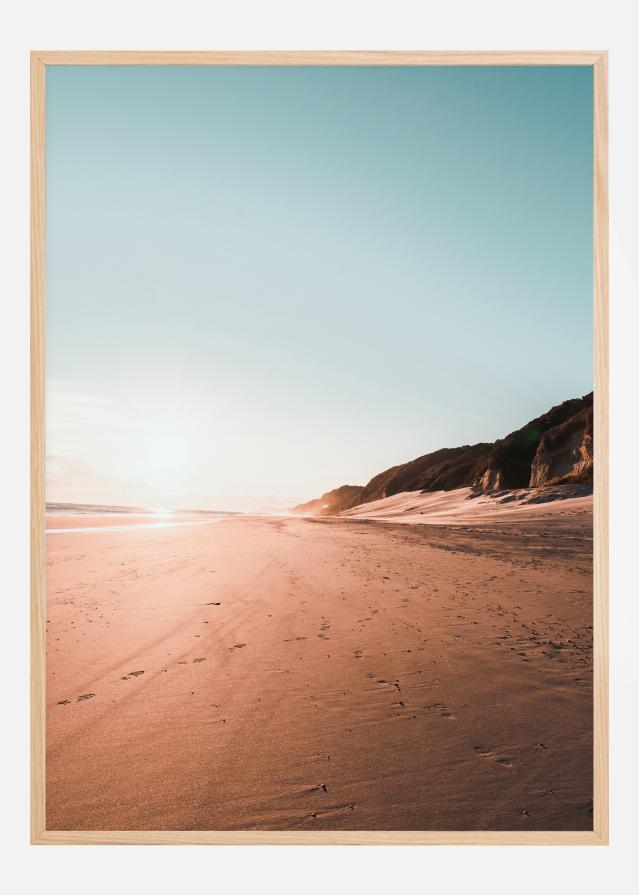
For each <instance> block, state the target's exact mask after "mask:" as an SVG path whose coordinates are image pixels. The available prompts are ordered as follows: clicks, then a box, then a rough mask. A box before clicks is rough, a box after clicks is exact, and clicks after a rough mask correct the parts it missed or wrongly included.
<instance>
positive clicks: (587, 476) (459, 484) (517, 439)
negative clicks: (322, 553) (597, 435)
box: [293, 392, 593, 516]
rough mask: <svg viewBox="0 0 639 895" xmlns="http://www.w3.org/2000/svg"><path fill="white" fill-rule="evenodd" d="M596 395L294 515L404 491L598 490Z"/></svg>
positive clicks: (334, 494) (326, 497)
mask: <svg viewBox="0 0 639 895" xmlns="http://www.w3.org/2000/svg"><path fill="white" fill-rule="evenodd" d="M592 399H593V396H592V392H591V393H590V394H588V395H584V397H583V398H574V399H571V400H569V401H564V402H563V404H558V405H557V406H556V407H552V408H551V409H550V410H549V411H548V412H547V413H544V414H542V416H539V417H537V418H536V419H534V420H531V421H530V422H529V423H526V425H525V426H522V428H521V429H517V430H516V431H515V432H511V433H510V434H509V435H506V436H505V438H500V439H498V440H497V441H495V442H493V443H492V444H491V443H488V444H484V443H481V444H473V445H464V446H463V447H458V448H442V449H441V450H438V451H434V452H433V453H431V454H424V456H422V457H418V458H417V459H416V460H410V461H409V462H408V463H402V464H401V465H400V466H393V467H391V468H390V469H387V470H385V471H384V472H380V473H379V474H378V475H376V476H374V477H373V478H372V479H371V480H370V482H368V484H367V485H364V486H360V485H342V486H341V487H340V488H336V489H335V490H334V491H327V492H326V494H323V495H322V497H320V498H318V499H317V500H311V501H309V502H308V503H305V504H300V505H299V506H297V507H293V511H294V512H299V513H305V514H310V515H318V516H328V515H334V514H336V513H340V512H342V511H343V510H349V509H352V507H354V506H357V505H359V504H362V503H369V502H370V501H373V500H380V499H381V498H384V497H390V496H391V495H393V494H399V493H400V492H402V491H452V490H453V489H455V488H464V487H473V489H474V490H475V492H476V493H481V492H487V491H491V492H494V491H505V490H509V489H517V488H539V487H541V486H545V485H557V484H563V483H566V484H568V483H574V484H581V485H591V484H592V472H593V440H592V418H593V407H592Z"/></svg>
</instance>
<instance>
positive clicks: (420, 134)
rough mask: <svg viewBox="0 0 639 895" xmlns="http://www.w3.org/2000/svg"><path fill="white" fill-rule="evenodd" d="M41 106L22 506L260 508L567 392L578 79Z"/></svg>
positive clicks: (231, 80) (210, 70)
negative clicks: (31, 481)
mask: <svg viewBox="0 0 639 895" xmlns="http://www.w3.org/2000/svg"><path fill="white" fill-rule="evenodd" d="M46 91H47V121H46V143H47V145H46V240H47V259H46V376H47V380H46V413H47V499H48V500H49V501H70V502H82V503H110V504H129V505H152V506H174V507H179V506H191V507H196V506H197V507H203V508H204V507H210V508H216V507H219V508H229V509H255V508H257V507H259V506H260V505H262V504H263V505H277V504H279V505H282V506H285V505H288V504H290V502H291V501H297V500H306V499H310V498H312V497H316V496H318V495H319V494H321V493H322V492H324V491H327V490H329V489H331V488H333V487H336V486H338V485H341V484H344V483H349V484H364V483H366V482H367V481H368V480H369V479H370V478H371V477H372V476H373V475H374V474H376V473H378V472H380V471H381V470H383V469H385V468H387V467H389V466H392V465H395V464H397V463H401V462H404V461H406V460H409V459H412V458H413V457H416V456H419V455H421V454H424V453H427V452H429V451H431V450H436V449H438V448H440V447H453V446H457V445H460V444H471V443H474V442H477V441H492V440H494V439H495V438H497V437H501V436H503V435H505V434H507V433H508V432H510V431H512V430H513V429H516V428H519V427H520V426H521V425H522V424H523V423H525V422H526V421H528V420H529V419H531V418H533V417H534V416H537V415H538V414H540V413H542V412H544V411H546V410H547V409H548V408H550V407H551V406H552V405H555V404H558V403H560V402H561V401H563V400H566V399H568V398H572V397H576V396H578V395H582V394H585V393H586V392H588V391H590V390H591V388H592V302H593V289H592V70H591V69H590V68H587V67H479V66H478V67H413V66H408V67H346V66H336V67H323V66H322V67H287V66H282V67H270V66H269V67H262V66H260V67H253V66H247V67H244V66H237V67H233V66H211V67H196V66H186V67H181V66H175V67H173V66H166V67H147V66H140V67H137V66H130V67H129V66H92V67H89V66H69V67H66V66H49V67H48V68H47V83H46Z"/></svg>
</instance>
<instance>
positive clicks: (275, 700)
mask: <svg viewBox="0 0 639 895" xmlns="http://www.w3.org/2000/svg"><path fill="white" fill-rule="evenodd" d="M403 499H404V500H406V501H409V498H408V497H405V498H403ZM413 499H414V498H411V499H410V500H413ZM432 499H433V500H436V499H437V498H436V497H433V498H432ZM447 501H448V502H447ZM453 501H454V498H453V497H448V498H440V499H439V504H438V505H439V510H438V512H439V513H440V514H442V515H443V514H445V513H446V512H448V510H450V508H451V506H452V502H453ZM433 506H434V505H433ZM590 533H591V532H590V520H589V518H588V517H587V516H584V515H574V516H573V517H572V518H571V521H570V524H568V520H567V519H565V520H564V522H563V524H558V523H552V524H549V521H548V520H547V519H545V520H544V521H543V522H542V523H537V522H534V521H523V522H522V523H521V524H520V525H518V526H516V527H513V526H512V525H503V526H501V525H500V526H497V527H496V528H495V527H490V528H489V529H486V528H481V527H466V528H461V527H452V526H442V525H438V526H430V525H410V524H406V520H405V519H404V524H402V525H393V524H389V523H386V524H379V523H378V522H373V521H369V520H366V519H362V518H357V519H330V520H305V519H299V518H291V519H259V518H233V519H229V520H226V521H223V522H221V523H219V524H217V525H212V526H201V527H198V526H194V527H184V528H173V529H169V528H167V529H154V530H145V529H133V528H132V529H130V530H128V531H108V529H105V530H104V532H97V533H95V532H94V533H92V534H81V533H77V532H75V533H66V534H54V535H50V536H49V537H48V545H47V546H48V556H47V574H48V579H47V583H48V609H47V673H48V690H47V812H48V814H47V826H48V828H49V829H63V830H64V829H114V830H123V829H129V830H134V829H227V830H237V829H273V830H279V829H282V830H296V829H311V830H316V829H350V830H357V829H369V830H382V829H412V830H419V829H432V830H437V829H469V830H478V829H502V830H504V829H529V830H530V829H589V828H591V826H592V817H591V798H592V773H591V769H592V734H591V730H592V714H591V712H592V693H591V644H592V637H591V635H592V627H591V625H592V620H591V606H592V579H591V554H592V551H591V541H590V540H589V538H590Z"/></svg>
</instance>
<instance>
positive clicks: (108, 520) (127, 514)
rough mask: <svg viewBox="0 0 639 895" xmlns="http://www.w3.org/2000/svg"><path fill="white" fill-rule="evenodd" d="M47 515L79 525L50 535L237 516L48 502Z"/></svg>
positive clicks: (170, 525)
mask: <svg viewBox="0 0 639 895" xmlns="http://www.w3.org/2000/svg"><path fill="white" fill-rule="evenodd" d="M46 514H47V519H55V518H60V517H64V518H73V519H75V520H78V524H75V525H73V526H70V527H62V526H54V527H50V526H47V529H46V533H47V534H72V533H75V532H81V533H82V534H86V533H87V532H106V531H129V530H136V529H140V528H174V527H177V526H184V525H213V524H215V523H216V522H221V521H222V519H226V518H228V517H229V516H233V515H237V514H234V513H228V512H221V511H219V510H169V509H160V508H158V509H156V508H151V507H120V506H103V505H100V506H97V505H90V504H71V503H68V504H67V503H48V504H47V505H46ZM98 519H99V520H100V524H99V525H91V521H92V520H98ZM80 520H82V521H80ZM124 520H126V522H125V521H124ZM133 520H135V521H133ZM118 523H119V524H118Z"/></svg>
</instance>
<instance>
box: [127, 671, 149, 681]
mask: <svg viewBox="0 0 639 895" xmlns="http://www.w3.org/2000/svg"><path fill="white" fill-rule="evenodd" d="M141 674H144V672H143V671H129V673H128V674H125V675H124V677H123V678H122V680H123V681H128V680H129V679H130V678H132V677H140V675H141Z"/></svg>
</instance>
